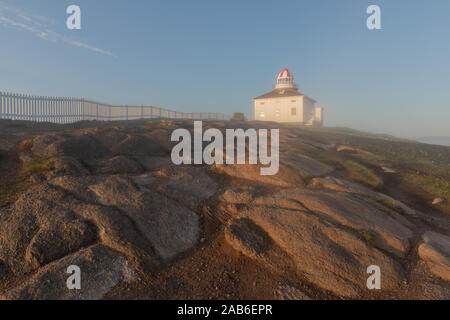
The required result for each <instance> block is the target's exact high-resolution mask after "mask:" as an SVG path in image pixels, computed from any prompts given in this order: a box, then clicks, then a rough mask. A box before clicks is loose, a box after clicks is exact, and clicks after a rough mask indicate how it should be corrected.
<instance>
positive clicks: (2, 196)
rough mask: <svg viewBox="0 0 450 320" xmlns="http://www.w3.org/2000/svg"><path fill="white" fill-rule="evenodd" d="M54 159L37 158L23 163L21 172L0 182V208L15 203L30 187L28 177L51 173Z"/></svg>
mask: <svg viewBox="0 0 450 320" xmlns="http://www.w3.org/2000/svg"><path fill="white" fill-rule="evenodd" d="M55 159H56V158H54V157H49V158H39V159H35V160H33V161H31V162H28V163H25V164H24V165H23V167H22V169H21V171H20V172H19V173H18V174H17V175H15V176H14V177H10V178H8V179H6V180H1V181H0V207H5V206H7V205H9V204H10V203H12V202H14V201H16V200H17V199H18V198H19V196H20V195H21V194H22V193H24V192H25V191H26V190H27V189H28V188H29V187H30V185H31V183H30V182H29V178H30V176H32V175H34V174H38V173H44V172H48V171H51V170H53V169H54V168H55Z"/></svg>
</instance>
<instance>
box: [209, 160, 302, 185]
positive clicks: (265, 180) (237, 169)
mask: <svg viewBox="0 0 450 320" xmlns="http://www.w3.org/2000/svg"><path fill="white" fill-rule="evenodd" d="M214 168H215V169H214V172H216V173H218V174H221V175H227V176H230V177H233V178H239V179H246V180H249V181H253V182H258V183H262V184H269V185H273V186H278V187H292V186H299V185H303V184H304V183H303V179H302V177H301V176H300V174H299V173H298V172H297V171H295V170H293V169H291V168H289V167H287V166H283V165H280V168H279V171H278V173H277V174H276V175H261V166H259V165H249V164H233V165H219V164H216V165H215V167H214Z"/></svg>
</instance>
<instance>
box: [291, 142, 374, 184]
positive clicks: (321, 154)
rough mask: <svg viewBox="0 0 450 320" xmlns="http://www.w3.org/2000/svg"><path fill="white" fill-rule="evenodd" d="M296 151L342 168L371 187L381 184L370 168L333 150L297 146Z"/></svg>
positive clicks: (354, 178)
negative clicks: (342, 156) (344, 157)
mask: <svg viewBox="0 0 450 320" xmlns="http://www.w3.org/2000/svg"><path fill="white" fill-rule="evenodd" d="M297 151H298V152H300V153H301V154H303V155H305V156H308V157H310V158H313V159H315V160H318V161H320V162H323V163H326V164H329V165H332V166H339V167H341V168H343V169H344V170H345V171H346V172H347V174H348V175H349V176H350V178H351V179H353V180H355V181H358V182H361V183H363V184H366V185H369V186H371V187H373V188H379V187H381V186H382V185H383V180H382V179H381V178H380V177H378V176H377V175H376V174H375V173H374V172H373V171H372V170H370V169H369V168H367V167H365V166H364V165H362V164H359V163H357V162H355V161H352V160H347V159H343V158H341V157H340V156H339V155H338V154H336V153H335V152H333V151H325V150H320V149H317V148H312V147H298V148H297Z"/></svg>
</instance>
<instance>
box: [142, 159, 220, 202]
mask: <svg viewBox="0 0 450 320" xmlns="http://www.w3.org/2000/svg"><path fill="white" fill-rule="evenodd" d="M154 176H155V177H157V179H156V180H153V181H151V182H150V183H149V184H147V187H148V188H150V189H153V190H156V191H158V192H160V193H162V194H165V195H166V196H168V197H170V198H172V199H174V200H176V201H178V202H179V203H181V204H183V205H184V206H186V207H188V208H190V209H191V210H195V209H196V208H197V206H198V205H199V204H200V202H201V201H204V200H206V199H208V198H210V197H212V196H213V195H214V194H215V193H216V191H217V189H218V185H217V183H216V182H215V181H214V180H213V179H212V178H211V177H210V176H209V175H208V173H207V172H206V171H205V170H204V169H203V168H200V167H194V166H170V167H165V168H163V169H161V170H159V171H157V172H155V173H154Z"/></svg>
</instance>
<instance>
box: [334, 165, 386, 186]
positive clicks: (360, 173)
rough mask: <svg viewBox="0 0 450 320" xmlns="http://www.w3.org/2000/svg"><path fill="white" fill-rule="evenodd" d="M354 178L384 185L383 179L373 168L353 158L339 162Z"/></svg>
mask: <svg viewBox="0 0 450 320" xmlns="http://www.w3.org/2000/svg"><path fill="white" fill-rule="evenodd" d="M339 163H340V164H341V165H342V166H343V167H344V168H345V170H346V171H347V173H348V174H349V176H350V178H352V179H353V180H356V181H359V182H362V183H364V184H367V185H370V186H371V187H373V188H379V187H381V186H382V185H383V180H381V178H380V177H378V176H377V175H376V174H375V173H374V172H373V171H372V170H370V169H369V168H367V167H365V166H363V165H362V164H359V163H357V162H355V161H352V160H341V161H340V162H339Z"/></svg>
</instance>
